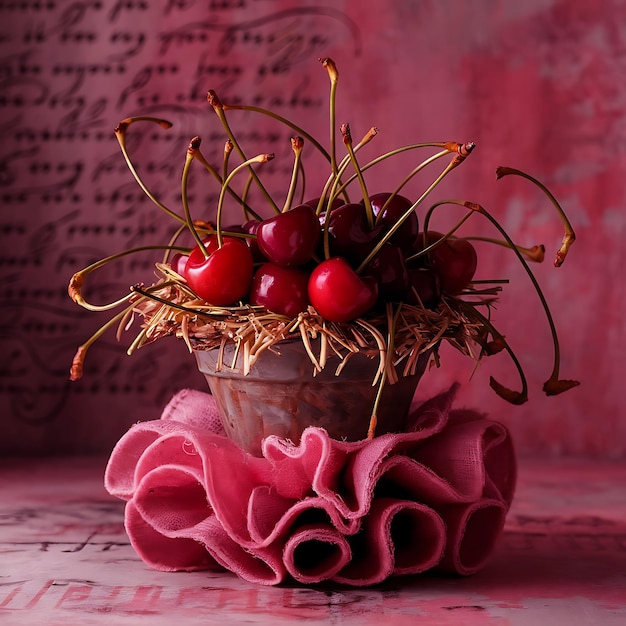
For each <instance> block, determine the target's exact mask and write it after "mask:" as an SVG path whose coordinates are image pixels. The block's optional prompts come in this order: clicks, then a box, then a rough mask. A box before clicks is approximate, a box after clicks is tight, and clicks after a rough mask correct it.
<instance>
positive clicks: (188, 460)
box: [105, 385, 516, 586]
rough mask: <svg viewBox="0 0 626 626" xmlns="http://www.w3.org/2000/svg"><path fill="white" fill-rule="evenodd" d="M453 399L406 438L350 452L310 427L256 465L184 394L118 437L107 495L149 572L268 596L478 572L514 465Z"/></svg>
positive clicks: (392, 437)
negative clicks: (183, 573)
mask: <svg viewBox="0 0 626 626" xmlns="http://www.w3.org/2000/svg"><path fill="white" fill-rule="evenodd" d="M455 391H456V385H454V386H452V387H451V388H450V389H449V390H448V391H447V392H445V393H442V394H440V395H438V396H436V397H434V398H432V399H430V400H428V401H427V402H425V403H424V404H422V405H421V406H419V407H413V408H412V411H411V413H410V416H409V427H408V429H407V432H405V433H400V434H386V435H381V436H378V437H375V438H374V439H372V440H363V441H358V442H344V441H337V440H334V439H331V438H330V437H329V436H328V434H327V433H326V431H325V430H323V429H320V428H315V427H310V428H307V429H306V430H305V431H304V433H303V434H302V437H301V441H300V442H299V443H298V444H294V443H292V442H291V441H288V440H285V439H281V438H278V437H274V436H270V437H267V438H266V439H265V440H264V442H263V456H262V457H253V456H251V455H249V454H248V453H246V452H244V451H243V450H241V449H240V448H239V447H238V446H237V445H236V444H234V443H233V442H232V441H230V440H229V439H228V438H226V437H225V436H224V434H223V431H222V430H221V425H220V422H219V417H218V414H217V409H216V407H215V402H214V400H213V398H212V396H211V395H210V394H208V393H203V392H199V391H194V390H188V389H186V390H182V391H181V392H179V393H178V394H177V395H176V396H175V397H174V398H173V399H172V400H171V401H170V403H169V404H168V405H167V407H166V408H165V410H164V411H163V415H162V416H161V419H159V420H154V421H149V422H142V423H138V424H136V425H134V426H133V427H131V429H130V430H129V431H128V432H127V433H126V434H125V435H124V436H123V437H122V438H121V439H120V441H119V442H118V443H117V445H116V446H115V448H114V450H113V452H112V454H111V457H110V459H109V462H108V464H107V468H106V472H105V486H106V489H107V490H108V491H109V493H111V494H112V495H114V496H117V497H119V498H122V499H124V500H126V501H127V504H126V509H125V526H126V531H127V533H128V536H129V538H130V541H131V543H132V545H133V547H134V549H135V551H136V552H137V554H138V555H139V556H140V557H141V558H142V559H143V561H144V562H145V563H146V564H148V565H149V566H150V567H152V568H154V569H157V570H162V571H178V570H188V571H189V570H203V569H219V568H225V569H227V570H230V571H231V572H234V573H235V574H237V575H238V576H240V577H241V578H243V579H245V580H247V581H250V582H254V583H260V584H265V585H276V584H279V583H281V582H284V581H285V580H288V579H289V577H291V578H293V579H295V580H296V581H299V582H301V583H305V584H315V583H319V582H322V581H325V580H330V581H333V582H335V583H340V584H346V585H353V586H365V585H373V584H376V583H380V582H382V581H384V580H385V579H387V578H389V577H391V576H399V575H407V574H418V573H422V572H425V571H427V570H431V569H434V568H436V569H437V570H444V571H448V572H455V573H458V574H462V575H468V574H472V573H474V572H476V571H478V570H480V569H481V568H482V567H484V565H485V564H486V562H487V560H488V559H489V557H490V556H491V554H492V552H493V549H494V547H495V545H496V543H497V541H498V538H499V536H500V534H501V532H502V529H503V526H504V520H505V517H506V514H507V512H508V509H509V507H510V504H511V501H512V498H513V492H514V489H515V480H516V461H515V452H514V448H513V444H512V441H511V437H510V435H509V433H508V431H507V429H506V428H505V427H504V426H503V425H502V424H500V423H499V422H496V421H493V420H491V419H488V418H487V417H485V416H484V415H481V414H480V413H478V412H475V411H472V410H459V409H453V408H452V402H453V399H454V396H455Z"/></svg>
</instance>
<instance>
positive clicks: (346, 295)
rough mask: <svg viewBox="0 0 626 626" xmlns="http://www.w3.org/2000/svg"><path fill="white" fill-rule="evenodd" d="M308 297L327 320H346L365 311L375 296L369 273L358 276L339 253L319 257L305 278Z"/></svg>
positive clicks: (376, 294) (375, 288)
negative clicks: (307, 278)
mask: <svg viewBox="0 0 626 626" xmlns="http://www.w3.org/2000/svg"><path fill="white" fill-rule="evenodd" d="M308 292H309V300H310V301H311V304H312V305H313V306H314V307H315V309H316V310H317V312H318V313H319V314H320V315H321V316H322V317H323V318H325V319H327V320H329V321H331V322H349V321H350V320H353V319H355V318H357V317H359V316H361V315H363V314H364V313H366V312H367V311H369V310H370V309H371V308H372V307H373V306H374V304H375V303H376V300H377V298H378V285H377V283H376V280H375V279H374V278H373V277H371V276H363V277H360V276H359V275H358V274H357V273H356V272H355V271H354V270H353V269H352V268H351V267H350V265H349V264H348V262H347V261H346V260H345V259H344V258H342V257H333V258H330V259H327V260H325V261H322V262H321V263H320V264H319V265H318V266H317V267H316V268H315V269H314V270H313V272H312V273H311V276H310V278H309V286H308Z"/></svg>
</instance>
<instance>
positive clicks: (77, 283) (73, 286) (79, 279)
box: [67, 245, 189, 311]
mask: <svg viewBox="0 0 626 626" xmlns="http://www.w3.org/2000/svg"><path fill="white" fill-rule="evenodd" d="M146 250H168V251H169V250H176V251H179V252H189V248H185V247H179V246H171V245H167V246H166V245H150V246H139V247H138V248H131V249H129V250H124V251H123V252H117V253H116V254H112V255H111V256H108V257H105V258H104V259H100V260H99V261H96V262H95V263H92V264H91V265H88V266H87V267H85V268H84V269H82V270H80V271H79V272H76V273H75V274H74V275H73V276H72V278H71V279H70V283H69V285H68V288H67V291H68V294H69V296H70V298H71V299H72V300H73V301H74V302H76V304H78V305H80V306H82V307H83V308H84V309H87V310H88V311H108V310H110V309H114V308H115V307H117V306H119V305H120V304H122V303H123V302H126V301H127V300H128V298H129V297H130V295H126V296H124V297H123V298H120V299H119V300H116V301H115V302H111V303H109V304H102V305H97V304H90V303H89V302H87V301H86V300H85V299H84V298H83V296H82V293H81V289H82V286H83V284H84V282H85V279H86V278H87V276H89V274H91V273H92V272H93V271H95V270H97V269H99V268H101V267H103V266H104V265H106V264H107V263H110V262H111V261H115V260H117V259H121V258H122V257H125V256H127V255H130V254H135V253H137V252H145V251H146Z"/></svg>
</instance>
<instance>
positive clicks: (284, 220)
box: [257, 204, 320, 267]
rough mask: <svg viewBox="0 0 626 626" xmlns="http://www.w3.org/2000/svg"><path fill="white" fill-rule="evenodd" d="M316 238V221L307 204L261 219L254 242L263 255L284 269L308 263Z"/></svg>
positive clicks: (317, 235)
mask: <svg viewBox="0 0 626 626" xmlns="http://www.w3.org/2000/svg"><path fill="white" fill-rule="evenodd" d="M319 238H320V225H319V221H318V218H317V215H316V213H315V210H314V209H312V208H311V207H310V206H309V205H308V204H301V205H299V206H297V207H294V208H293V209H290V210H289V211H286V212H285V213H279V214H278V215H274V216H273V217H270V218H268V219H266V220H263V221H262V222H261V223H260V224H259V227H258V229H257V243H258V244H259V249H260V250H261V252H262V253H263V255H264V256H265V257H266V258H267V259H268V260H269V261H272V262H273V263H276V264H277V265H282V266H284V267H293V266H296V265H303V264H304V263H306V262H307V261H309V260H310V259H311V257H312V256H313V253H314V252H315V247H316V246H317V242H318V240H319Z"/></svg>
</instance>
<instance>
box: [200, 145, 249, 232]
mask: <svg viewBox="0 0 626 626" xmlns="http://www.w3.org/2000/svg"><path fill="white" fill-rule="evenodd" d="M195 158H196V160H197V161H198V162H200V163H201V164H202V165H204V167H205V169H206V170H207V171H208V172H209V173H210V174H212V175H213V177H214V178H215V179H216V180H217V182H218V183H219V184H220V186H221V185H223V184H224V178H223V177H222V176H220V175H219V173H218V172H217V170H216V169H215V168H214V167H213V166H212V165H211V164H210V163H209V162H208V161H207V160H206V158H205V157H204V155H203V154H202V152H201V151H200V150H199V149H198V150H197V151H196V155H195ZM228 193H229V194H230V195H231V196H232V197H233V199H234V200H235V201H236V202H238V203H240V204H241V205H242V207H243V210H244V214H250V215H253V216H254V217H255V219H258V220H260V219H261V218H260V216H259V215H257V213H255V212H254V211H253V210H252V208H251V207H249V206H248V205H247V204H246V200H245V198H243V197H241V196H239V195H237V193H236V192H235V190H234V189H232V187H229V188H228Z"/></svg>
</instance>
